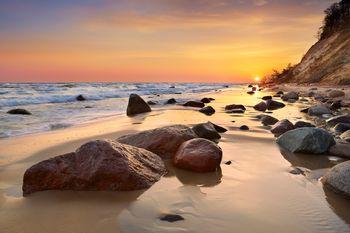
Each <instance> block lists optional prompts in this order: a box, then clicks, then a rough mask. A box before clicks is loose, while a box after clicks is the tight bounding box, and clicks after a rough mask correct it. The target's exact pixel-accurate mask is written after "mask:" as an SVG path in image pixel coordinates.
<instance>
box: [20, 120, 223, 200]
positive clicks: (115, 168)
mask: <svg viewBox="0 0 350 233" xmlns="http://www.w3.org/2000/svg"><path fill="white" fill-rule="evenodd" d="M225 131H226V129H225V128H223V127H220V126H218V125H215V124H213V123H211V122H207V123H203V124H198V125H195V126H193V127H192V128H190V127H188V126H185V125H173V126H167V127H162V128H156V129H152V130H146V131H142V132H139V133H135V134H130V135H125V136H122V137H119V138H117V139H116V140H95V141H91V142H88V143H86V144H84V145H82V146H81V147H80V148H79V149H77V150H76V151H75V152H72V153H68V154H64V155H60V156H56V157H54V158H51V159H48V160H45V161H42V162H39V163H38V164H35V165H33V166H32V167H30V168H29V169H27V170H26V172H25V174H24V178H23V187H22V189H23V195H29V194H31V193H34V192H38V191H43V190H88V191H101V190H105V191H127V190H139V189H145V188H148V187H150V186H151V185H153V184H154V183H155V182H157V181H158V180H159V179H160V178H161V177H162V176H163V175H164V174H166V172H167V170H166V167H165V164H164V162H163V160H162V159H171V160H172V162H173V164H174V166H175V167H178V168H181V169H186V170H190V171H194V172H201V173H202V172H213V171H216V169H218V168H219V167H220V163H221V160H222V150H221V148H220V147H219V146H218V145H217V144H216V143H215V141H217V140H218V139H220V138H221V136H220V134H219V132H220V133H222V132H225Z"/></svg>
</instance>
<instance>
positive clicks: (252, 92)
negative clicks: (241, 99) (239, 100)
mask: <svg viewBox="0 0 350 233" xmlns="http://www.w3.org/2000/svg"><path fill="white" fill-rule="evenodd" d="M254 93H255V92H254V91H247V94H249V95H254Z"/></svg>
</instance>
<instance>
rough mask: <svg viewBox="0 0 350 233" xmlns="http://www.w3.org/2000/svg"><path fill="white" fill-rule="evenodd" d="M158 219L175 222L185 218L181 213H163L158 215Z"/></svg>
mask: <svg viewBox="0 0 350 233" xmlns="http://www.w3.org/2000/svg"><path fill="white" fill-rule="evenodd" d="M159 219H160V220H162V221H166V222H177V221H183V220H185V219H184V218H183V217H182V216H181V215H178V214H164V215H162V216H160V218H159Z"/></svg>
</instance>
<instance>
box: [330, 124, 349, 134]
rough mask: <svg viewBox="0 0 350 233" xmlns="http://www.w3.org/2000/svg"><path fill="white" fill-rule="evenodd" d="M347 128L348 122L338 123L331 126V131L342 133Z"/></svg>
mask: <svg viewBox="0 0 350 233" xmlns="http://www.w3.org/2000/svg"><path fill="white" fill-rule="evenodd" d="M347 130H350V123H338V124H336V125H335V126H334V128H333V131H334V132H335V133H337V134H342V133H344V132H345V131H347Z"/></svg>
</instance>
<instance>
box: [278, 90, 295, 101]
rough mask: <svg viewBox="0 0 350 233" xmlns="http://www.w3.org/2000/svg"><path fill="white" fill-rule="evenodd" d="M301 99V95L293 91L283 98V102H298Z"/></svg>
mask: <svg viewBox="0 0 350 233" xmlns="http://www.w3.org/2000/svg"><path fill="white" fill-rule="evenodd" d="M298 99H299V94H298V93H296V92H294V91H291V92H288V93H286V94H284V95H283V96H282V100H283V101H289V100H298Z"/></svg>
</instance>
